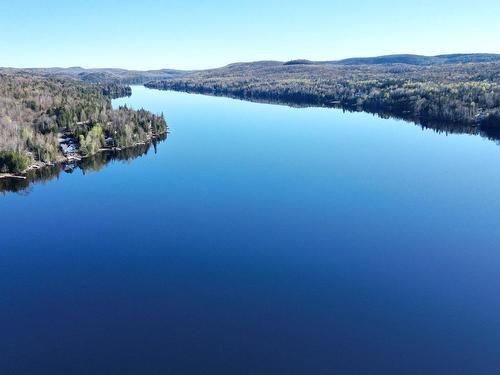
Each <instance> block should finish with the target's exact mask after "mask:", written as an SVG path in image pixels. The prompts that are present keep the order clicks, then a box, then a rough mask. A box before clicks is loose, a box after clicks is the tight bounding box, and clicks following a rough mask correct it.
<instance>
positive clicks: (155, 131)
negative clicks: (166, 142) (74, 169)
mask: <svg viewBox="0 0 500 375" xmlns="http://www.w3.org/2000/svg"><path fill="white" fill-rule="evenodd" d="M130 94H131V89H130V87H128V86H123V85H118V84H115V83H106V84H91V83H85V82H81V81H79V80H75V79H67V78H48V77H40V76H35V75H31V74H1V73H0V173H4V174H5V173H10V174H12V173H14V174H19V173H25V172H26V171H27V170H29V169H30V168H36V167H40V166H44V165H51V164H54V163H60V162H64V161H67V160H73V159H80V158H82V157H87V156H91V155H94V154H96V153H97V152H99V151H102V150H106V149H122V148H127V147H131V146H134V145H137V144H141V143H149V142H150V141H151V140H152V139H154V138H156V137H158V136H159V135H162V134H165V133H166V131H167V124H166V121H165V119H164V117H163V115H155V114H152V113H150V112H148V111H145V110H143V109H141V110H138V111H135V110H132V109H129V108H127V107H120V108H118V109H113V108H112V107H111V99H112V98H117V97H122V96H128V95H130Z"/></svg>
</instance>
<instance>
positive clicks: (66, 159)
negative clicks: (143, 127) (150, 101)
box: [0, 129, 168, 180]
mask: <svg viewBox="0 0 500 375" xmlns="http://www.w3.org/2000/svg"><path fill="white" fill-rule="evenodd" d="M167 134H168V129H167V130H165V131H164V132H161V133H157V134H151V136H150V137H149V138H148V140H146V141H141V142H136V143H134V144H131V145H129V146H126V147H102V148H100V149H99V150H97V152H95V153H94V154H90V155H79V154H69V155H63V156H61V157H60V158H59V159H58V160H56V161H54V162H42V161H35V162H34V163H33V164H31V165H30V166H29V167H28V168H26V169H25V170H24V171H22V172H20V173H10V172H8V173H0V180H1V179H16V180H26V179H27V178H28V177H27V176H26V175H27V174H28V172H30V171H33V170H38V169H43V168H47V167H53V166H57V165H59V166H64V165H66V164H70V163H73V162H79V161H82V160H83V159H87V158H90V157H92V156H95V155H97V154H99V153H103V152H119V151H123V150H126V149H129V148H132V147H137V146H143V145H147V144H151V143H153V142H154V141H155V140H157V139H159V138H161V137H163V136H165V135H167Z"/></svg>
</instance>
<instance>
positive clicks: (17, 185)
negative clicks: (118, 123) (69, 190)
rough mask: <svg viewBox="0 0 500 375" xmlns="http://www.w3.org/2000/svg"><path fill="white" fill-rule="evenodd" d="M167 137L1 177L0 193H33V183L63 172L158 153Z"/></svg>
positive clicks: (97, 168) (93, 169) (97, 167)
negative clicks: (23, 173) (158, 148)
mask: <svg viewBox="0 0 500 375" xmlns="http://www.w3.org/2000/svg"><path fill="white" fill-rule="evenodd" d="M166 139H167V135H163V136H161V137H159V138H157V139H155V140H154V141H153V142H151V143H149V144H143V145H137V146H133V147H129V148H126V149H123V150H120V151H104V152H100V153H98V154H96V155H94V156H92V157H88V158H84V159H82V160H80V161H74V162H68V163H63V164H60V165H52V166H47V167H44V168H40V169H36V170H31V171H29V172H28V173H27V174H26V179H18V178H3V179H0V194H7V193H18V194H21V195H28V194H30V193H31V191H32V188H33V185H35V184H39V183H42V184H45V183H47V182H49V181H51V180H54V179H57V178H59V176H60V175H61V173H68V174H71V173H73V172H75V171H76V170H81V171H82V173H83V174H84V175H85V174H86V173H89V172H98V171H100V170H102V169H103V168H105V167H106V165H108V164H109V163H111V162H113V161H124V162H128V161H130V160H133V159H136V158H138V157H141V156H144V155H146V154H148V153H149V152H151V150H153V151H154V153H155V154H156V152H157V145H158V143H161V142H163V141H165V140H166Z"/></svg>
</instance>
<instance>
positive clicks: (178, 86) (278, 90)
mask: <svg viewBox="0 0 500 375" xmlns="http://www.w3.org/2000/svg"><path fill="white" fill-rule="evenodd" d="M146 86H147V87H149V88H157V89H164V90H176V91H185V92H191V93H201V94H210V95H219V96H229V97H233V98H240V99H244V100H255V101H270V102H275V103H284V104H291V105H312V106H330V107H341V108H344V109H347V110H351V111H367V112H371V113H379V114H383V115H393V116H395V117H398V118H403V119H407V120H411V121H416V122H424V123H425V122H428V121H434V122H442V123H447V124H449V125H451V126H453V124H456V125H457V126H463V125H472V126H483V127H498V126H500V62H498V61H494V62H481V63H460V64H439V65H410V64H400V63H396V64H371V65H366V64H359V65H339V64H328V63H321V64H320V63H314V62H308V61H301V60H298V61H295V62H289V63H280V62H274V61H268V62H256V63H240V64H231V65H228V66H227V67H224V68H220V69H212V70H206V71H198V72H192V73H190V74H186V75H183V76H180V77H177V78H172V79H167V80H162V81H152V82H149V83H147V84H146Z"/></svg>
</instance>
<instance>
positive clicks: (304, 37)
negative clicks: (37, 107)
mask: <svg viewBox="0 0 500 375" xmlns="http://www.w3.org/2000/svg"><path fill="white" fill-rule="evenodd" d="M499 16H500V1H499V0H476V1H463V0H440V1H438V0H434V1H430V0H422V1H417V0H414V1H402V0H400V1H396V0H378V1H371V2H368V1H366V2H365V1H351V2H349V3H348V2H347V1H337V0H329V1H328V0H309V1H298V0H288V1H275V0H253V1H228V0H220V1H205V0H198V1H194V0H183V1H177V0H174V1H168V0H167V1H154V0H120V1H113V0H101V1H97V0H87V1H76V0H73V1H71V0H65V1H62V0H56V1H43V0H24V1H21V0H17V1H8V0H3V1H2V5H1V7H0V66H15V67H48V66H64V67H67V66H76V65H78V66H83V67H89V68H90V67H122V68H130V69H156V68H208V67H217V66H222V65H225V64H227V63H230V62H235V61H251V60H271V59H272V60H290V59H296V58H308V59H313V60H331V59H340V58H346V57H359V56H374V55H383V54H393V53H415V54H426V55H432V54H440V53H455V52H492V53H500V21H499Z"/></svg>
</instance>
